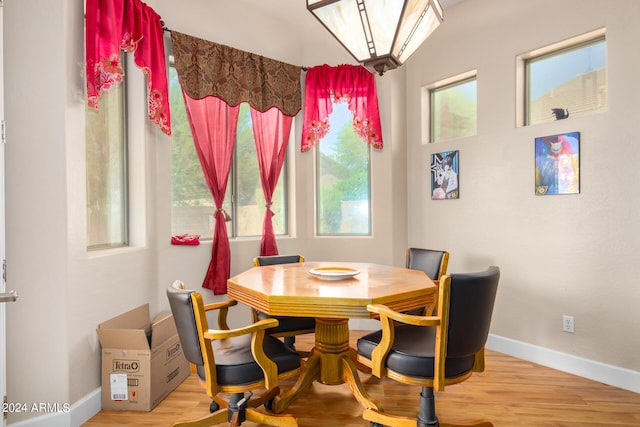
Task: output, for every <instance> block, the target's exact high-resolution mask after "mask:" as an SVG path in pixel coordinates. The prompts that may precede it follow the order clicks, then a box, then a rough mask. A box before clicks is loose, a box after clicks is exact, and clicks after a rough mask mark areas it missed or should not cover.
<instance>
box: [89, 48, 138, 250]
mask: <svg viewBox="0 0 640 427" xmlns="http://www.w3.org/2000/svg"><path fill="white" fill-rule="evenodd" d="M120 63H121V64H122V69H123V70H124V75H125V77H124V78H123V79H122V82H120V83H119V84H118V85H117V86H116V87H113V88H111V89H110V90H109V91H107V92H104V93H103V94H102V97H101V100H100V101H99V102H101V101H102V99H103V98H104V96H105V95H106V96H108V94H109V93H110V92H112V91H115V90H119V89H121V90H122V95H121V99H120V113H121V114H120V116H121V117H120V118H121V121H122V127H121V129H120V132H118V133H120V138H121V147H120V148H121V152H122V155H123V159H122V177H121V178H122V181H123V184H122V230H121V231H122V241H120V242H109V243H99V244H94V245H90V244H89V229H88V226H89V222H88V218H87V227H86V233H87V238H86V240H87V244H86V249H87V251H88V252H94V251H100V250H108V249H116V248H124V247H128V246H130V241H131V236H130V212H129V209H130V207H131V203H130V200H129V195H130V188H129V186H130V172H129V164H130V162H129V157H130V155H131V153H130V145H129V138H128V110H129V109H128V101H129V99H128V89H127V84H128V83H127V77H126V76H127V75H128V73H127V69H128V68H129V67H128V66H127V55H126V54H125V52H120ZM85 108H87V109H90V108H91V107H88V106H87V107H85ZM99 111H103V112H104V111H105V109H104V108H102V109H101V110H100V109H99V110H98V112H99ZM89 113H92V112H91V111H89ZM87 122H88V119H87V121H86V122H85V133H86V132H87V131H88V129H87V124H88V123H87ZM110 134H111V132H110ZM88 167H89V164H88V162H87V150H86V148H85V168H88ZM85 183H88V181H87V179H86V178H85ZM87 191H88V189H87ZM88 214H89V212H88V210H87V211H86V213H85V215H88Z"/></svg>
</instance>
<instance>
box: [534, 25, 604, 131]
mask: <svg viewBox="0 0 640 427" xmlns="http://www.w3.org/2000/svg"><path fill="white" fill-rule="evenodd" d="M595 35H596V36H597V37H595V38H593V33H592V34H590V35H587V36H586V37H589V36H591V37H592V38H591V39H588V40H584V39H585V38H586V37H585V36H582V37H580V38H578V39H574V40H570V41H568V42H564V43H561V44H559V45H554V46H551V47H549V48H546V49H541V50H540V51H538V52H534V53H531V54H529V55H525V56H524V57H523V61H524V69H525V90H526V102H525V114H526V118H525V122H526V124H529V125H531V124H536V123H544V122H550V121H553V120H558V119H563V118H567V117H578V116H581V115H584V114H588V113H593V112H599V111H605V110H606V109H607V75H606V40H605V37H604V33H603V31H599V32H597V33H595Z"/></svg>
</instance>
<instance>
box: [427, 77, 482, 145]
mask: <svg viewBox="0 0 640 427" xmlns="http://www.w3.org/2000/svg"><path fill="white" fill-rule="evenodd" d="M430 112H431V117H430V129H431V132H430V133H431V142H437V141H444V140H448V139H454V138H462V137H466V136H473V135H475V134H476V133H477V123H478V96H477V83H476V78H475V77H473V78H471V79H466V80H463V81H459V82H456V83H453V84H450V85H447V86H442V87H439V88H436V89H432V90H431V97H430Z"/></svg>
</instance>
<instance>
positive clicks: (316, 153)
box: [313, 96, 373, 238]
mask: <svg viewBox="0 0 640 427" xmlns="http://www.w3.org/2000/svg"><path fill="white" fill-rule="evenodd" d="M332 98H333V96H332ZM340 103H343V104H346V102H344V101H341V102H340ZM335 105H336V103H335V102H334V111H335ZM330 119H331V115H330V116H329V120H330ZM347 123H353V117H351V119H350V120H348V122H347ZM355 136H356V137H357V138H358V139H359V143H361V144H363V145H364V146H366V149H367V158H368V160H367V174H368V190H369V198H368V207H367V208H368V209H367V215H368V220H369V221H368V230H367V232H366V233H334V234H327V233H322V234H321V233H320V223H321V220H320V182H319V181H320V180H319V176H318V174H319V173H320V164H319V163H320V161H321V156H320V149H321V145H322V144H323V143H324V144H326V143H327V141H326V138H327V137H328V135H325V136H324V137H323V138H322V140H321V141H319V142H318V143H317V144H316V145H315V147H313V148H314V150H313V152H314V160H313V162H314V164H313V165H314V166H313V167H314V174H313V179H314V202H315V206H314V211H315V212H314V222H315V226H314V235H315V237H320V238H336V237H338V238H339V237H350V238H371V237H372V236H373V176H372V175H373V169H372V162H373V156H372V155H371V154H372V148H371V145H370V144H367V143H366V142H365V141H364V140H362V138H361V137H360V136H358V135H357V134H356V135H355Z"/></svg>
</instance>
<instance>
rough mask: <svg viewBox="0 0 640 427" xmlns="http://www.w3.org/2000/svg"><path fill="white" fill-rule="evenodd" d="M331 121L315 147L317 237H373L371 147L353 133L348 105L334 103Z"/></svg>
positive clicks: (351, 116) (351, 117) (351, 115)
mask: <svg viewBox="0 0 640 427" xmlns="http://www.w3.org/2000/svg"><path fill="white" fill-rule="evenodd" d="M329 122H330V125H331V126H330V131H329V133H328V134H327V135H326V136H325V137H324V138H323V139H322V141H321V142H320V143H319V144H318V145H316V193H317V194H316V200H317V203H318V207H317V221H316V222H317V234H318V235H319V236H335V235H370V234H371V203H370V199H371V197H370V194H371V189H370V187H371V184H370V182H371V180H370V147H369V145H368V144H366V143H365V142H364V141H363V140H362V139H361V138H360V137H359V136H358V135H357V134H356V133H355V131H354V130H353V114H352V113H351V112H350V111H349V110H348V108H347V103H346V102H339V103H334V104H333V112H332V113H331V115H330V116H329Z"/></svg>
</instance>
